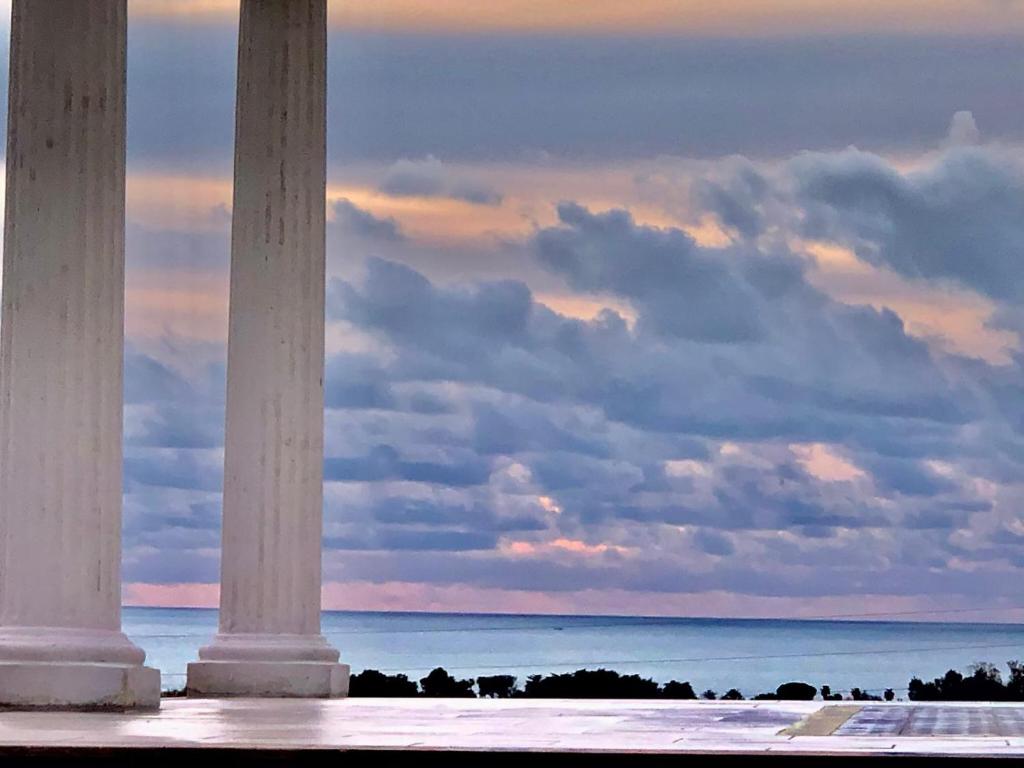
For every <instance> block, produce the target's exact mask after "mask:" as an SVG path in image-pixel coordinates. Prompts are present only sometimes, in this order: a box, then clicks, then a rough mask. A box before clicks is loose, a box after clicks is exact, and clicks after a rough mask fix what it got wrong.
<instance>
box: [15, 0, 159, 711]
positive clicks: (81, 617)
mask: <svg viewBox="0 0 1024 768" xmlns="http://www.w3.org/2000/svg"><path fill="white" fill-rule="evenodd" d="M125 22H126V8H125V0H76V1H75V2H52V1H48V2H39V0H14V4H13V14H12V22H11V59H10V95H9V113H8V118H7V193H6V194H7V201H6V206H7V207H6V221H5V225H4V263H3V267H4V271H3V299H2V303H3V314H2V320H0V705H13V706H29V707H31V706H47V707H62V706H63V707H135V706H152V707H155V706H158V705H159V701H160V699H159V696H160V673H159V672H158V671H157V670H155V669H149V668H147V667H143V666H142V663H143V660H144V659H145V654H144V653H143V652H142V651H141V650H140V649H139V648H137V647H136V646H134V645H132V643H131V642H129V641H128V639H127V638H126V637H125V636H124V635H123V634H122V633H121V436H122V378H123V355H124V352H123V348H124V200H125V177H124V174H125V41H126V37H125V31H126V28H125V26H126V25H125Z"/></svg>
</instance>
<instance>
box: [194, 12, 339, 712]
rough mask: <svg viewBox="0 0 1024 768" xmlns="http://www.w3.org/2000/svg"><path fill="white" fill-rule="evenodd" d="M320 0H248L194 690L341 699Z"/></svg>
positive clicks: (323, 23) (244, 16) (323, 46)
mask: <svg viewBox="0 0 1024 768" xmlns="http://www.w3.org/2000/svg"><path fill="white" fill-rule="evenodd" d="M326 17H327V9H326V0H243V2H242V4H241V24H240V32H239V51H238V93H237V104H236V115H235V119H236V126H235V186H234V211H233V223H232V238H231V296H230V320H229V333H228V372H227V376H228V392H227V432H226V437H225V456H224V461H225V477H224V528H223V544H222V565H221V597H220V630H219V633H218V635H217V636H216V637H215V638H214V641H213V643H212V644H210V645H209V646H207V647H204V648H202V649H201V650H200V652H199V658H200V661H199V662H196V663H193V664H190V665H189V670H188V690H189V693H190V694H194V695H236V696H295V697H332V696H343V695H345V694H346V693H347V690H348V672H349V670H348V667H347V666H346V665H344V664H339V663H338V651H336V650H335V649H334V648H332V647H331V646H330V645H329V644H328V643H327V641H326V640H325V639H324V638H323V636H322V635H321V634H320V582H321V575H320V567H321V538H322V530H323V407H324V397H323V373H324V236H325V208H326V205H325V203H326V181H325V176H326V149H325V145H326V111H325V102H326V54H327V31H326V26H327V22H326Z"/></svg>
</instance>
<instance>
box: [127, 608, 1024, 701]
mask: <svg viewBox="0 0 1024 768" xmlns="http://www.w3.org/2000/svg"><path fill="white" fill-rule="evenodd" d="M216 628H217V612H216V611H214V610H206V609H195V608H125V609H124V629H125V632H126V633H127V634H128V635H129V637H131V638H132V640H134V641H135V642H136V643H138V644H139V645H140V646H141V647H142V648H143V649H145V651H146V654H147V663H148V664H150V665H152V666H155V667H157V668H159V669H160V670H161V671H162V673H163V685H164V688H165V689H175V688H181V687H183V686H184V681H185V668H186V665H187V664H188V662H189V661H192V660H194V659H195V658H196V651H197V649H198V648H199V646H200V645H203V644H205V643H207V642H209V640H210V638H211V637H212V636H213V634H214V632H215V631H216ZM323 632H324V634H325V635H326V636H327V637H328V638H329V639H330V641H331V642H332V643H334V645H335V647H337V648H338V649H339V650H340V651H341V658H342V660H343V661H345V662H347V663H348V664H350V665H351V667H352V671H353V672H359V671H361V670H364V669H378V670H381V671H383V672H388V673H396V672H402V673H405V674H407V675H408V676H409V677H410V678H412V679H414V680H416V679H419V678H420V677H423V676H424V675H426V673H427V672H429V671H430V670H431V669H433V668H434V667H438V666H442V667H445V668H446V669H447V670H448V671H449V672H451V673H452V674H454V675H456V676H457V677H467V678H468V677H477V676H479V675H494V674H512V675H515V676H517V677H518V678H519V679H520V681H525V679H526V678H527V677H528V676H529V675H534V674H547V673H549V672H571V671H573V670H576V669H580V668H583V667H587V668H591V669H594V668H597V667H605V668H609V669H614V670H616V671H618V672H622V673H627V674H639V675H641V676H644V677H651V678H654V679H655V680H657V681H659V682H666V681H668V680H672V679H675V680H680V681H683V680H688V681H690V682H691V683H692V684H693V687H694V689H695V690H696V691H697V692H698V693H699V692H700V691H703V690H705V689H708V688H710V689H712V690H714V691H717V692H718V693H719V694H722V693H724V692H725V691H727V690H728V689H729V688H738V689H739V690H740V691H741V692H742V693H743V694H744V695H746V696H748V697H749V696H753V695H755V694H757V693H761V692H765V691H774V690H775V688H776V686H778V685H779V684H780V683H783V682H787V681H791V680H800V681H803V682H807V683H810V684H811V685H814V686H817V687H820V686H822V685H829V686H831V687H832V690H833V691H849V690H850V689H851V688H853V687H858V688H861V689H862V690H868V691H871V692H875V693H881V692H882V691H884V690H885V689H886V688H892V689H893V690H894V691H895V692H896V694H897V696H903V695H905V692H906V687H907V683H908V682H909V680H910V678H911V677H913V676H918V677H921V678H923V679H926V680H930V679H931V678H933V677H937V676H940V675H942V674H943V673H944V672H945V671H946V670H947V669H951V668H952V669H961V670H965V669H966V668H967V667H968V666H970V665H971V664H973V663H975V662H979V661H988V662H992V663H995V664H997V665H1000V666H1004V665H1005V662H1006V661H1008V660H1017V659H1022V660H1024V625H1021V624H965V623H925V622H915V623H911V622H877V621H876V622H865V621H789V620H763V619H685V618H634V617H607V616H515V615H493V614H490V615H487V614H438V613H363V612H325V613H324V614H323ZM1003 672H1004V674H1005V666H1004V668H1003Z"/></svg>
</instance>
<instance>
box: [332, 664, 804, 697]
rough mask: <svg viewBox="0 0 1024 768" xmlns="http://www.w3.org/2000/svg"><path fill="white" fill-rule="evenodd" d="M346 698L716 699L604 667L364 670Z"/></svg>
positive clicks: (686, 686)
mask: <svg viewBox="0 0 1024 768" xmlns="http://www.w3.org/2000/svg"><path fill="white" fill-rule="evenodd" d="M817 692H818V691H817V689H816V688H815V687H814V686H812V685H807V684H806V683H785V684H784V685H780V686H779V687H778V688H777V689H776V690H775V692H773V693H762V694H759V695H757V696H755V697H754V698H755V699H789V700H794V699H795V700H810V699H813V698H814V697H815V695H816V694H817ZM349 695H350V696H382V697H392V698H393V697H405V696H428V697H436V698H474V697H476V696H480V697H481V698H492V699H511V698H530V699H697V698H702V699H717V698H719V696H718V694H717V693H716V692H715V691H712V690H707V691H704V692H703V693H701V694H700V696H699V697H698V695H697V693H696V691H694V690H693V686H692V685H691V684H690V683H689V682H679V681H678V680H671V681H669V682H667V683H665V684H664V685H659V684H658V683H656V682H655V681H654V680H651V679H650V678H647V677H640V676H639V675H620V674H619V673H618V672H615V671H613V670H610V669H594V670H591V669H580V670H577V671H576V672H571V673H565V674H552V675H531V676H530V677H528V678H527V679H526V683H525V684H524V685H523V686H522V687H520V686H519V681H518V679H517V678H515V677H513V676H512V675H490V676H484V677H478V678H476V679H475V680H473V679H465V680H460V679H458V678H456V677H453V676H452V675H451V674H450V673H449V672H448V671H447V670H445V669H444V668H443V667H438V668H437V669H435V670H434V671H433V672H431V673H430V674H429V675H427V676H426V677H424V678H422V679H421V680H420V681H419V684H418V685H417V683H416V682H415V681H413V680H410V679H409V678H408V677H407V676H406V675H385V674H384V673H382V672H378V671H377V670H375V669H368V670H366V671H365V672H361V673H359V674H358V675H353V676H352V679H351V682H350V685H349ZM721 698H722V699H723V700H726V701H728V700H740V699H743V698H744V696H743V694H742V693H740V692H739V691H738V690H736V689H735V688H732V689H730V690H728V691H726V692H725V693H724V694H723V695H722V696H721Z"/></svg>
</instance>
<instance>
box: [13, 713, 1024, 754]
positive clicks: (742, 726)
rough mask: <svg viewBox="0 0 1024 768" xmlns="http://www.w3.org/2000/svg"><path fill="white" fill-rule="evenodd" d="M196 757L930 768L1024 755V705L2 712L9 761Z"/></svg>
mask: <svg viewBox="0 0 1024 768" xmlns="http://www.w3.org/2000/svg"><path fill="white" fill-rule="evenodd" d="M197 749H202V750H204V751H205V750H210V749H227V750H237V751H239V752H238V755H236V756H239V755H241V753H245V754H246V755H247V756H248V757H249V758H252V760H255V762H260V760H261V759H265V758H269V757H272V756H278V757H281V756H283V755H288V756H290V758H291V759H292V760H294V759H295V758H296V757H298V758H303V757H305V758H315V757H317V756H320V757H325V756H331V757H332V759H333V760H334V761H335V763H334V764H336V760H337V757H338V752H339V751H341V752H364V751H374V752H376V753H377V757H378V758H379V759H380V758H383V757H384V756H385V755H386V756H388V757H389V760H388V761H387V764H389V765H390V764H398V763H400V762H403V760H402V758H403V756H404V757H405V758H408V760H407V762H412V761H413V760H414V759H415V760H416V762H417V763H421V762H422V760H423V758H424V757H427V756H429V755H430V754H433V755H435V756H437V755H440V754H441V753H444V755H445V757H444V760H445V764H446V765H453V764H459V763H460V762H465V764H467V765H468V764H479V759H480V756H481V753H484V752H486V753H489V759H488V761H489V762H494V760H495V759H497V760H498V762H501V760H502V759H503V758H504V759H507V758H509V757H512V756H519V757H520V758H521V757H522V756H523V753H531V756H530V759H531V760H532V761H538V760H539V761H540V762H544V760H543V758H544V757H545V756H546V757H549V758H554V757H557V756H561V758H563V759H564V758H565V756H567V755H574V756H582V755H583V754H587V755H588V760H591V759H596V760H598V761H600V759H601V756H602V755H603V756H605V757H611V756H619V757H621V756H624V755H629V756H630V758H631V760H635V761H637V762H643V760H642V759H641V758H654V760H653V762H660V761H663V760H664V758H668V757H674V758H678V757H679V756H680V755H684V754H691V755H692V754H704V755H707V754H712V755H723V756H724V755H733V756H735V757H738V756H740V755H743V756H745V757H746V758H752V757H755V756H760V757H772V756H774V757H778V758H781V757H783V756H785V757H786V758H787V762H786V763H784V764H793V763H792V761H793V759H794V758H796V757H797V756H799V755H806V756H821V755H830V756H834V757H837V758H841V757H843V756H848V757H851V758H852V757H858V758H862V757H864V756H868V755H888V756H892V755H902V756H917V757H918V758H922V757H926V756H927V757H928V759H929V762H928V764H933V763H934V758H937V757H939V756H950V757H955V756H960V757H1011V758H1013V757H1015V758H1022V759H1024V706H1021V705H1010V704H905V703H894V704H876V703H865V704H856V703H852V702H840V703H835V704H832V703H829V704H822V703H821V702H703V701H701V702H668V701H610V700H573V701H567V700H522V699H520V700H477V699H463V700H456V699H348V700H339V701H309V700H306V701H296V700H253V699H217V700H214V699H205V700H204V699H170V700H164V702H163V706H162V708H161V709H160V711H159V712H151V713H142V714H140V713H134V714H133V713H109V712H108V713H99V712H94V713H68V712H0V760H3V761H4V765H7V764H8V763H7V762H6V760H7V758H10V757H18V756H21V757H40V756H42V757H46V756H50V757H55V756H63V758H64V759H63V760H62V761H61V762H62V763H63V762H67V761H68V759H70V758H74V757H89V756H92V757H96V756H99V755H102V756H104V761H105V762H107V763H108V764H109V763H110V762H111V760H110V759H108V758H114V759H113V762H117V760H116V758H117V757H118V756H120V757H122V758H125V759H126V760H127V759H128V758H132V762H133V763H135V764H138V762H137V760H136V758H143V757H144V756H148V758H152V757H167V758H170V757H172V756H177V757H178V758H183V757H185V756H187V755H189V754H191V753H192V752H193V751H195V750H197ZM425 753H427V754H426V755H425ZM207 754H208V753H207ZM471 756H472V757H474V758H475V760H476V762H475V763H472V762H469V758H470V757H471ZM659 757H660V758H662V760H659V759H657V758H659ZM148 758H147V759H148ZM252 760H248V759H247V760H246V761H245V764H249V762H252ZM519 762H523V761H522V760H521V759H520V760H519ZM552 762H554V761H552ZM751 762H758V761H756V760H751ZM760 762H770V761H760ZM176 764H178V765H180V764H181V762H180V759H179V760H177V761H176ZM616 764H622V763H621V762H620V763H616Z"/></svg>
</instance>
